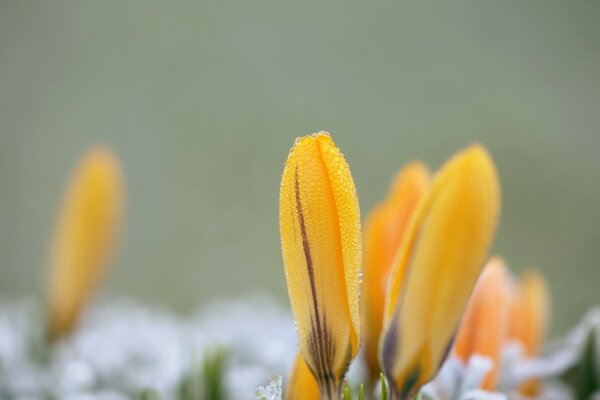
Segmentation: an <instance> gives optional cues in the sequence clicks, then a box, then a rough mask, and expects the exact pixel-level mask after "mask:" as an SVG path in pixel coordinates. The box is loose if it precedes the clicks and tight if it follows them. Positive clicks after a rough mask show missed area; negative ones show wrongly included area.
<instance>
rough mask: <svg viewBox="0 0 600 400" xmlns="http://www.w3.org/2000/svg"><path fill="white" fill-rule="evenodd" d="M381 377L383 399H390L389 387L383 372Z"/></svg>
mask: <svg viewBox="0 0 600 400" xmlns="http://www.w3.org/2000/svg"><path fill="white" fill-rule="evenodd" d="M379 379H380V380H381V400H388V390H387V389H388V388H387V384H386V382H385V377H384V376H383V373H381V374H379Z"/></svg>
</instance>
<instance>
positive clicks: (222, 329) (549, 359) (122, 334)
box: [0, 298, 600, 400]
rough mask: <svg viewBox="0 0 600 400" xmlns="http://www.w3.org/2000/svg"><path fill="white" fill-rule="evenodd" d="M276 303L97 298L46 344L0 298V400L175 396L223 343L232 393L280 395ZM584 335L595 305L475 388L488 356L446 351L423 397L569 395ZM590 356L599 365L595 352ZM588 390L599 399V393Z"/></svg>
mask: <svg viewBox="0 0 600 400" xmlns="http://www.w3.org/2000/svg"><path fill="white" fill-rule="evenodd" d="M274 304H275V302H273V301H271V300H269V299H264V298H255V299H253V300H250V301H245V302H231V301H229V302H220V303H219V302H217V303H213V304H210V305H207V306H205V307H203V308H202V309H201V310H200V311H199V312H198V313H196V314H195V315H194V316H192V317H191V318H186V319H182V318H176V317H174V316H172V315H170V314H168V313H166V312H163V311H161V310H157V309H152V308H149V307H145V306H141V305H139V304H137V303H135V302H131V301H120V302H116V303H110V304H104V305H101V306H99V307H96V308H94V309H92V310H90V312H89V313H88V314H87V315H86V316H85V318H84V319H83V321H82V324H81V326H80V327H79V329H78V330H77V331H76V332H75V333H74V334H73V335H72V336H71V337H69V338H67V339H65V340H63V341H62V342H59V343H57V344H56V346H54V347H53V348H52V349H50V348H48V347H46V346H45V344H44V341H43V340H42V339H43V335H42V329H41V328H42V324H41V321H42V319H41V318H40V317H41V315H40V313H39V310H37V309H36V307H34V306H32V304H31V303H29V302H17V303H15V302H13V303H5V304H4V305H3V306H0V399H21V400H26V399H27V400H34V399H40V400H44V399H68V400H121V399H130V398H138V397H139V396H140V393H142V391H144V390H146V389H152V390H153V391H155V392H156V393H158V394H159V396H160V398H161V399H167V400H168V399H177V396H178V390H179V385H180V384H181V382H182V379H183V378H184V377H185V376H186V374H187V373H189V371H190V370H191V369H192V368H193V366H194V364H195V363H198V362H201V361H202V360H203V359H204V358H205V357H206V356H208V355H210V354H211V353H213V352H214V351H216V350H218V349H223V350H225V351H226V352H227V355H228V357H227V364H226V370H225V376H224V378H225V388H226V390H227V393H228V394H229V396H228V397H229V398H231V399H235V400H250V399H255V398H256V399H261V400H281V399H282V398H283V380H282V378H281V376H275V377H274V378H273V376H274V374H276V373H284V374H286V373H287V372H288V371H289V369H290V367H291V365H292V362H293V358H294V356H295V354H296V352H297V347H296V335H295V332H294V324H293V321H292V319H291V316H290V313H289V312H287V311H286V310H282V309H280V308H277V307H276V306H274ZM590 340H592V341H593V343H592V345H593V348H594V349H600V309H595V310H592V311H590V312H589V313H588V314H587V315H586V317H585V318H584V319H583V321H582V322H581V323H580V324H579V326H577V327H576V328H575V329H574V330H573V331H572V332H571V333H570V334H569V335H568V336H567V337H566V338H565V339H563V340H560V341H556V342H555V343H553V344H551V345H550V346H548V348H547V349H546V351H545V352H544V355H543V356H542V357H541V358H539V359H536V360H528V359H526V358H525V357H523V355H522V351H521V347H520V346H519V345H517V344H514V343H513V344H510V345H509V346H507V347H506V349H505V351H504V355H503V358H502V368H501V371H500V376H499V383H498V386H499V388H500V392H498V393H489V392H484V391H482V390H480V389H478V388H479V385H480V383H481V381H482V379H483V378H484V376H485V374H486V372H487V371H488V370H489V369H490V368H491V362H490V361H489V360H488V359H486V358H485V357H480V356H473V357H472V358H471V359H470V361H469V362H468V363H467V365H464V364H463V363H462V362H460V361H458V360H456V359H454V358H450V359H449V360H448V361H447V362H446V363H445V364H444V365H443V367H442V369H441V370H440V372H439V373H438V375H437V376H436V378H435V379H434V380H433V381H432V382H430V383H429V384H427V385H426V386H424V387H423V389H422V390H421V394H420V399H422V400H506V399H508V400H520V399H522V398H521V397H519V395H518V394H517V391H516V389H517V388H518V387H519V385H520V384H521V383H522V382H523V381H525V380H527V379H528V378H530V377H532V376H536V377H543V378H544V384H543V385H542V390H541V393H540V396H539V398H540V399H544V400H571V399H576V398H577V395H576V394H575V393H573V390H572V388H570V387H568V386H567V385H565V384H564V383H561V382H559V381H558V380H557V379H555V377H557V376H559V375H561V374H563V373H565V372H566V371H568V370H570V369H572V368H574V367H576V366H577V365H579V364H580V363H581V360H582V358H583V357H584V356H585V355H586V351H588V350H587V349H586V346H589V342H590ZM591 357H592V362H593V363H595V364H594V365H595V366H596V368H597V367H598V366H600V352H598V351H597V350H596V352H595V353H594V354H592V355H591ZM594 357H595V358H594ZM354 364H355V365H357V367H354V368H353V369H352V370H351V371H350V374H349V381H350V382H353V383H356V382H360V381H361V380H362V379H364V376H365V374H364V371H363V370H362V369H361V368H360V363H354ZM596 371H597V372H598V371H600V369H596ZM270 379H272V380H271V381H270V383H268V384H267V385H265V386H259V385H260V384H263V383H265V382H269V380H270ZM598 380H599V381H600V377H598ZM257 387H258V389H256V388H257ZM594 396H595V397H594ZM375 397H378V396H375ZM368 398H370V397H368ZM592 398H595V399H600V393H596V394H594V395H593V396H592Z"/></svg>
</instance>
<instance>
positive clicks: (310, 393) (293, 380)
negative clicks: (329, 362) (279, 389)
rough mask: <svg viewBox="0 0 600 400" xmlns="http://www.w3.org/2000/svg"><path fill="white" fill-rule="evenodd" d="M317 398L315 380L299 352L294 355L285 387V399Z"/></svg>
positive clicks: (306, 399) (311, 399)
mask: <svg viewBox="0 0 600 400" xmlns="http://www.w3.org/2000/svg"><path fill="white" fill-rule="evenodd" d="M308 399H310V400H319V387H318V386H317V381H316V380H315V377H314V376H313V374H312V372H311V371H310V369H308V366H307V365H306V362H305V361H304V357H302V355H301V354H298V355H296V359H295V360H294V366H293V367H292V372H291V373H290V378H289V380H288V382H287V385H286V389H285V400H308Z"/></svg>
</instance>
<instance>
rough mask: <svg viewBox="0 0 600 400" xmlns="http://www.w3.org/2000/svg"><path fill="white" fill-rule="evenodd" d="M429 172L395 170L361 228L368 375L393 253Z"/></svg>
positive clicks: (411, 167) (375, 368)
mask: <svg viewBox="0 0 600 400" xmlns="http://www.w3.org/2000/svg"><path fill="white" fill-rule="evenodd" d="M429 180H430V174H429V171H428V169H427V167H426V166H425V165H423V164H421V163H416V162H415V163H410V164H407V165H406V166H404V167H403V168H402V169H401V170H400V171H399V172H398V174H397V176H396V178H395V179H394V182H393V183H392V185H391V187H390V191H389V193H388V195H387V197H386V199H385V200H384V201H383V202H382V203H380V204H379V205H377V206H376V208H375V209H374V210H373V211H372V212H371V213H370V214H369V216H368V217H367V220H366V223H365V229H364V267H363V268H364V275H363V278H364V281H363V294H362V300H363V308H362V310H363V321H364V322H363V326H364V332H365V335H364V340H365V355H366V359H367V363H368V366H369V369H370V371H371V374H372V376H379V373H380V367H379V361H378V359H379V337H380V335H381V328H382V325H383V309H384V306H385V289H386V286H387V281H388V277H389V274H390V270H391V268H392V262H393V260H394V256H395V255H396V252H397V251H398V248H399V247H400V242H401V241H402V238H403V237H404V232H405V231H406V227H407V225H408V222H409V218H410V217H411V216H412V214H413V211H414V210H415V208H416V206H417V204H418V201H419V200H420V199H421V197H422V196H423V195H424V193H425V192H426V190H427V188H428V187H429Z"/></svg>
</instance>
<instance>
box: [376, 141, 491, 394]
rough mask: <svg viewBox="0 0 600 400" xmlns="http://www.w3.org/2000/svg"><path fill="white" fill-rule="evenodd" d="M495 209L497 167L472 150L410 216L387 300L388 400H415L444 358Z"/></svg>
mask: <svg viewBox="0 0 600 400" xmlns="http://www.w3.org/2000/svg"><path fill="white" fill-rule="evenodd" d="M499 206H500V189H499V182H498V176H497V173H496V168H495V166H494V163H493V161H492V159H491V157H490V156H489V154H488V153H487V151H486V150H484V149H483V148H482V147H480V146H472V147H470V148H468V149H466V150H465V151H463V152H461V153H459V154H458V155H456V156H454V157H453V158H452V159H451V160H450V161H448V162H447V163H446V164H445V165H444V166H443V167H442V168H441V170H440V171H439V172H438V173H437V174H436V176H435V179H434V181H433V183H432V187H431V189H430V190H429V192H428V194H427V195H426V196H425V197H424V198H423V200H422V201H421V203H420V205H419V206H418V208H417V210H416V211H415V214H414V216H413V217H412V221H411V223H410V226H409V228H408V231H407V233H406V236H405V238H404V240H403V242H402V245H401V247H400V249H399V252H398V254H397V256H396V258H395V261H394V266H393V270H392V273H391V275H390V282H389V286H388V289H387V294H386V296H387V300H386V307H385V313H384V329H383V332H382V335H383V336H382V341H381V344H380V361H381V364H382V368H383V373H384V375H385V377H386V379H387V381H388V384H389V387H390V398H391V399H392V400H393V399H407V398H412V397H414V396H415V395H416V394H417V392H418V389H419V388H420V387H421V386H422V385H423V384H425V383H426V382H427V381H429V380H430V379H431V378H432V377H433V375H434V374H435V373H436V371H437V370H438V369H439V367H440V365H441V364H442V362H443V361H444V359H445V358H446V355H447V354H448V351H449V350H450V348H451V345H452V340H453V338H454V335H455V333H456V330H457V327H458V324H459V322H460V318H461V316H462V314H463V312H464V309H465V307H466V304H467V301H468V299H469V296H470V294H471V292H472V290H473V287H474V286H475V283H476V281H477V278H478V276H479V274H480V272H481V270H482V268H483V265H484V262H485V258H486V256H487V252H488V249H489V247H490V244H491V241H492V238H493V236H494V232H495V228H496V221H497V219H498V214H499Z"/></svg>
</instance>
